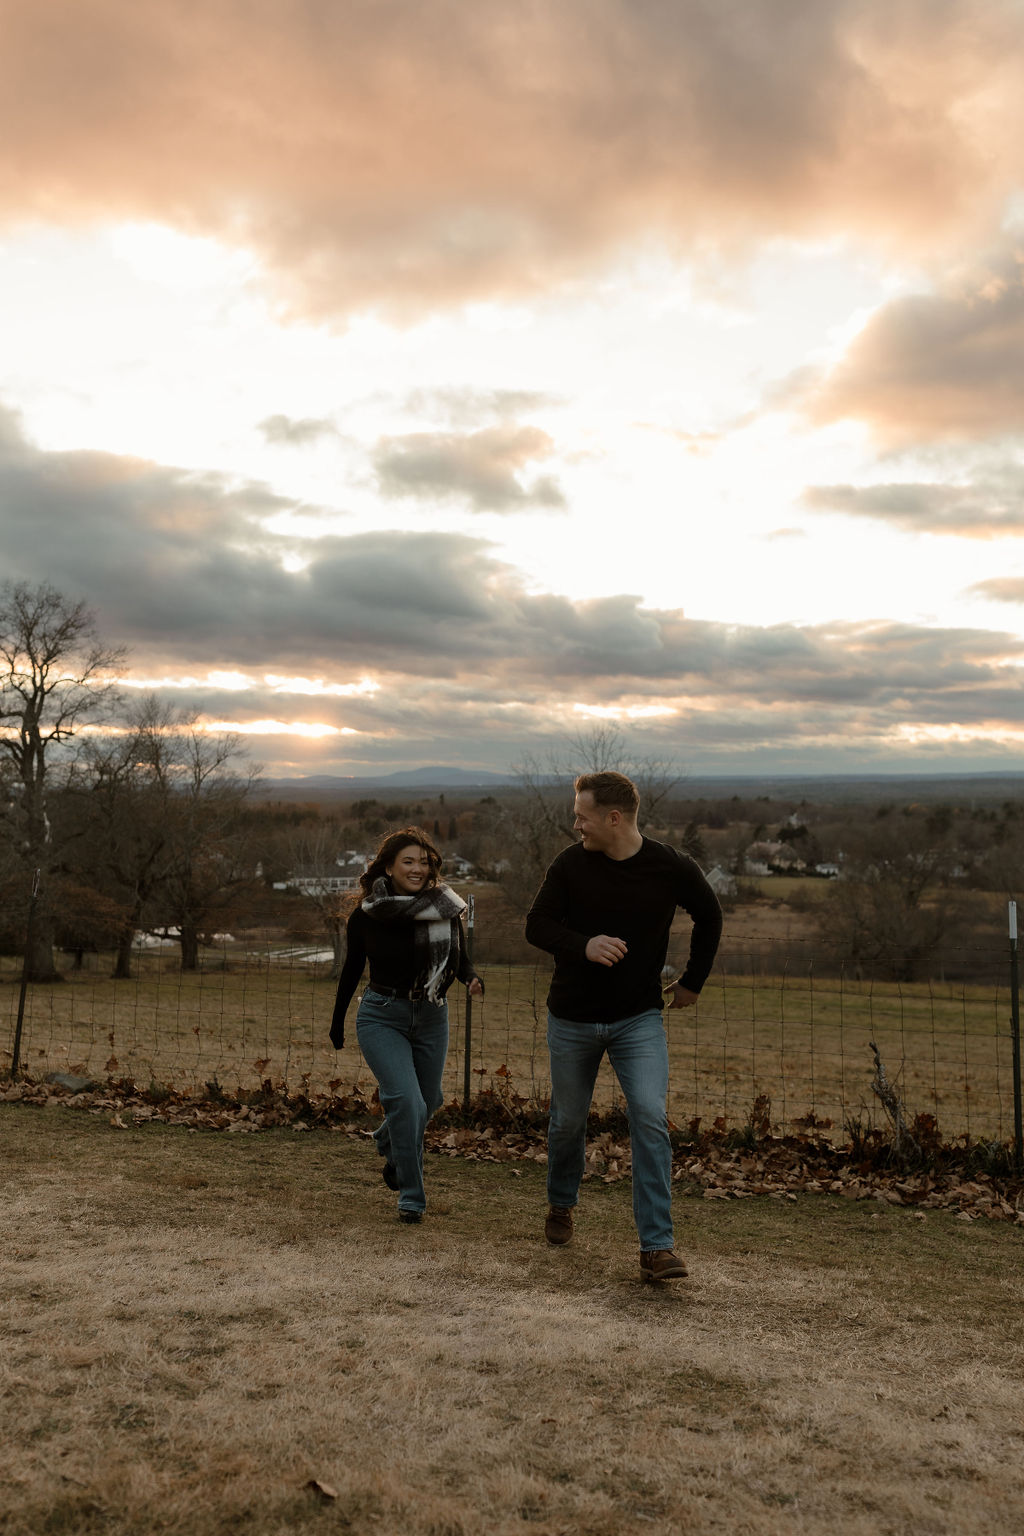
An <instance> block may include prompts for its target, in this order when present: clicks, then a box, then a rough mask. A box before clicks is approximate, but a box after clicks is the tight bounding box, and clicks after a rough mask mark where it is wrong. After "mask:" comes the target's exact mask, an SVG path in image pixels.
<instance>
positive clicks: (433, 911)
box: [363, 875, 466, 1003]
mask: <svg viewBox="0 0 1024 1536" xmlns="http://www.w3.org/2000/svg"><path fill="white" fill-rule="evenodd" d="M465 910H466V903H465V902H464V901H463V899H462V897H461V896H457V895H456V894H455V892H454V891H453V890H452V888H451V886H449V885H435V886H432V887H431V888H430V890H427V891H421V892H420V894H419V895H418V896H399V895H397V893H396V892H395V890H394V888H393V887H392V884H391V881H390V880H389V879H388V878H387V876H386V875H381V877H380V878H379V879H378V880H375V881H374V882H373V889H372V890H371V891H370V894H369V896H367V898H366V900H365V901H364V902H363V911H364V912H365V913H367V915H368V916H370V917H372V918H375V919H376V920H377V922H379V923H394V922H406V921H411V922H414V923H415V925H416V926H415V928H414V930H413V948H414V952H415V956H416V960H417V966H416V974H415V976H414V978H413V985H414V986H422V987H423V988H425V990H426V994H427V997H428V999H429V1000H430V1002H432V1003H439V1002H441V1001H442V999H443V998H444V995H445V993H446V992H447V990H448V988H449V987H450V986H451V984H452V982H453V981H454V980H455V977H456V976H457V975H458V974H459V971H460V969H461V968H462V928H461V926H460V924H459V918H460V916H461V915H462V913H463V912H465Z"/></svg>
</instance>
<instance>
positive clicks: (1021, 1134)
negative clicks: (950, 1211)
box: [1009, 901, 1024, 1173]
mask: <svg viewBox="0 0 1024 1536" xmlns="http://www.w3.org/2000/svg"><path fill="white" fill-rule="evenodd" d="M1009 916H1010V1033H1011V1035H1012V1036H1013V1157H1014V1162H1015V1164H1016V1167H1017V1172H1018V1173H1019V1172H1020V1171H1021V1169H1022V1168H1024V1127H1022V1124H1021V1099H1020V976H1019V971H1018V965H1017V903H1016V902H1015V901H1011V902H1010V904H1009Z"/></svg>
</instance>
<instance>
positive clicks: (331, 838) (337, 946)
mask: <svg viewBox="0 0 1024 1536" xmlns="http://www.w3.org/2000/svg"><path fill="white" fill-rule="evenodd" d="M288 846H289V851H290V854H291V861H292V865H293V867H302V868H304V869H305V870H306V871H307V872H308V873H309V874H310V875H311V876H312V877H313V879H314V881H315V883H314V884H312V885H307V886H306V887H305V889H304V890H303V896H304V897H305V899H306V900H307V901H308V902H310V903H311V905H312V906H313V908H314V909H315V911H316V914H317V916H318V918H319V920H320V924H321V927H322V929H323V932H324V933H325V934H326V936H327V937H328V938H329V939H330V941H331V952H332V963H331V976H332V978H333V979H334V980H337V978H338V977H339V976H340V975H341V968H342V965H343V964H344V962H345V922H346V919H347V917H348V914H349V910H350V909H351V906H352V892H351V891H344V890H337V889H335V888H334V887H333V885H332V880H333V879H335V878H337V870H338V865H337V855H338V834H337V830H336V828H335V826H334V825H333V823H328V824H327V825H324V823H322V822H320V823H318V824H317V825H315V826H312V827H304V828H302V829H300V830H298V831H296V832H295V833H293V834H292V836H291V837H290V838H289V839H288Z"/></svg>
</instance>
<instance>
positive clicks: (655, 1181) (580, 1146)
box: [548, 1010, 673, 1251]
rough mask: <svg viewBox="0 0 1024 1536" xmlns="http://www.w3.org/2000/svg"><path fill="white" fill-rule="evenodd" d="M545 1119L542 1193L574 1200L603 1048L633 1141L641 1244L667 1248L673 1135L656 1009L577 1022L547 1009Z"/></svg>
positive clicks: (565, 1202) (568, 1202)
mask: <svg viewBox="0 0 1024 1536" xmlns="http://www.w3.org/2000/svg"><path fill="white" fill-rule="evenodd" d="M548 1049H549V1051H550V1053H551V1121H550V1124H549V1126H548V1200H549V1201H550V1202H551V1204H552V1205H561V1206H574V1205H575V1204H576V1202H577V1200H578V1199H579V1191H580V1181H581V1179H582V1178H583V1169H584V1165H585V1160H586V1147H587V1114H588V1113H589V1110H590V1101H591V1099H592V1098H593V1096H594V1084H595V1082H596V1081H597V1069H598V1067H599V1066H600V1065H601V1058H602V1057H603V1055H604V1053H605V1051H607V1052H608V1060H609V1061H610V1062H611V1064H612V1068H613V1070H614V1072H615V1075H616V1077H617V1078H618V1080H619V1083H620V1085H621V1087H622V1091H623V1093H624V1094H625V1096H626V1112H627V1114H628V1115H629V1140H630V1146H631V1147H632V1149H633V1217H634V1219H635V1221H636V1229H637V1232H638V1234H639V1237H640V1247H641V1248H642V1249H644V1250H646V1251H650V1250H652V1249H658V1248H671V1247H672V1244H673V1237H672V1143H671V1141H670V1139H669V1134H668V1114H667V1111H666V1101H667V1099H668V1043H667V1041H666V1038H665V1026H664V1024H663V1023H662V1019H661V1014H660V1012H655V1011H654V1010H651V1011H650V1012H649V1013H638V1014H635V1015H634V1016H633V1017H632V1018H630V1019H616V1020H615V1022H614V1023H612V1024H577V1023H574V1022H573V1021H572V1020H571V1019H558V1018H556V1017H555V1015H554V1014H552V1013H549V1014H548Z"/></svg>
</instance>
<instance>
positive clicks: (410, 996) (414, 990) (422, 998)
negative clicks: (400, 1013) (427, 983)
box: [366, 981, 427, 1003]
mask: <svg viewBox="0 0 1024 1536" xmlns="http://www.w3.org/2000/svg"><path fill="white" fill-rule="evenodd" d="M366 990H367V991H368V992H378V993H379V994H380V996H381V997H399V998H402V999H404V1001H406V1002H409V1003H424V1002H426V1001H427V989H426V987H411V988H410V989H409V991H408V992H400V991H399V990H398V988H397V987H378V985H377V983H376V982H375V981H371V982H370V984H369V986H368V987H367V989H366Z"/></svg>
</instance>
